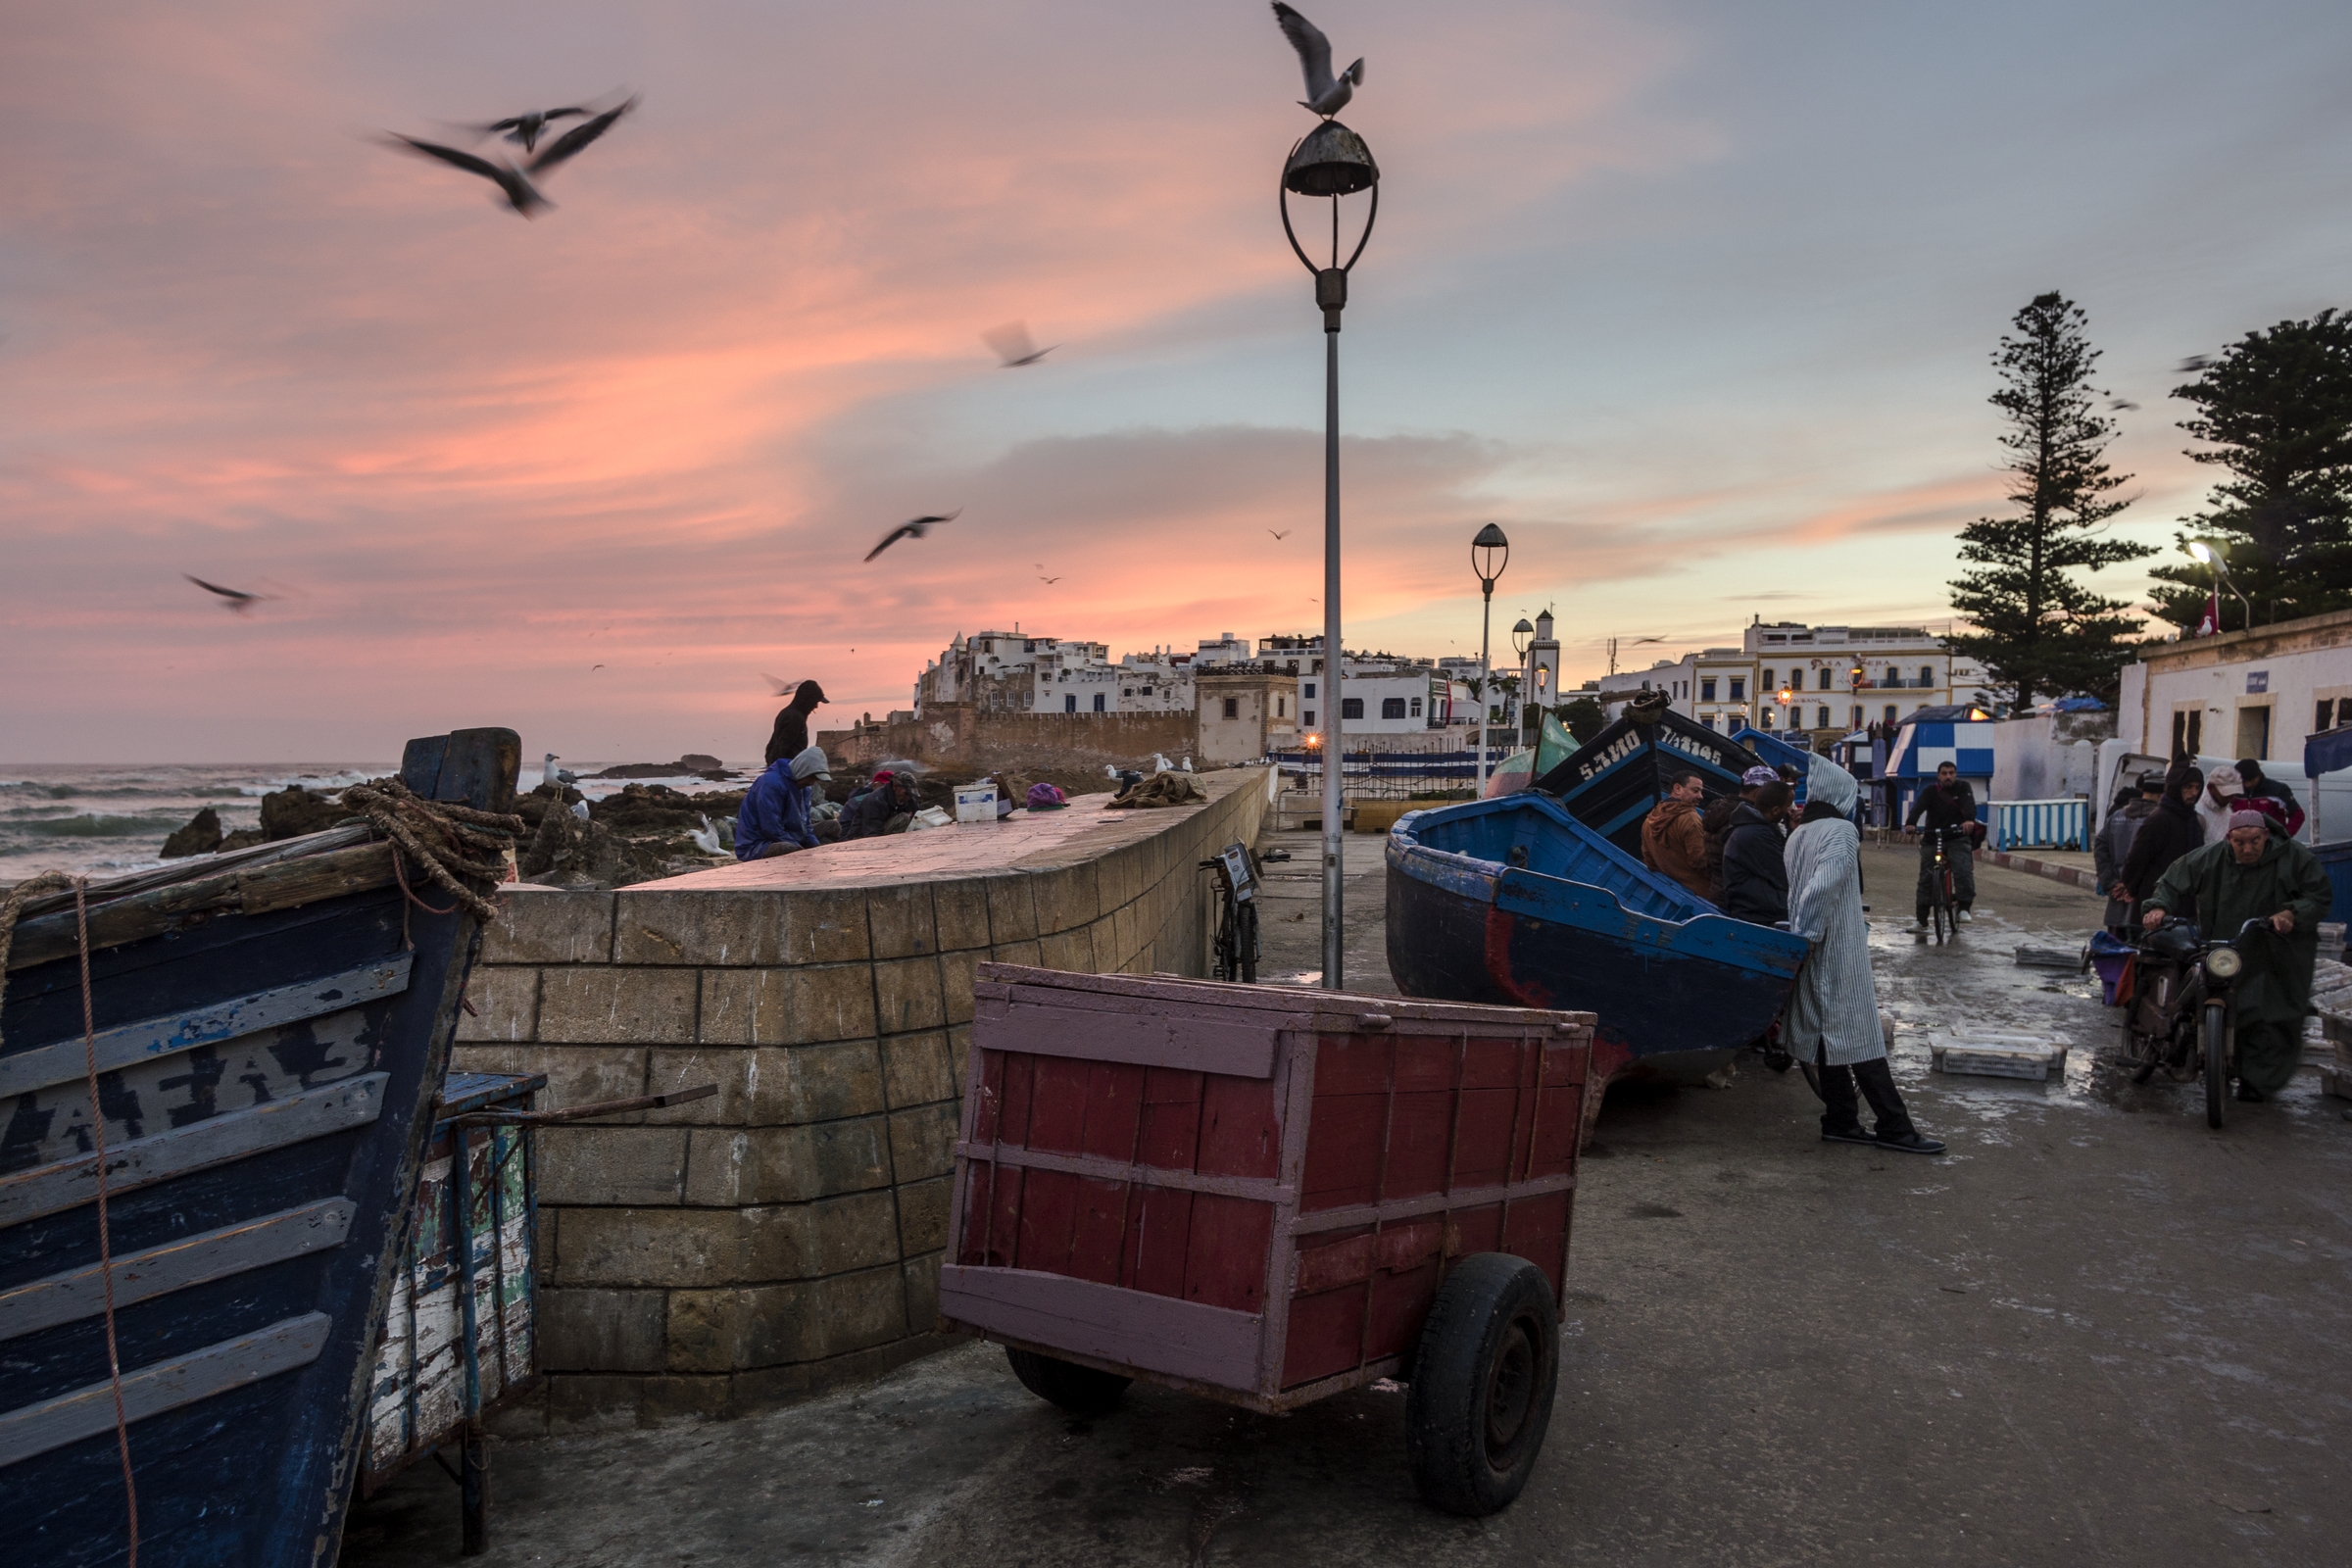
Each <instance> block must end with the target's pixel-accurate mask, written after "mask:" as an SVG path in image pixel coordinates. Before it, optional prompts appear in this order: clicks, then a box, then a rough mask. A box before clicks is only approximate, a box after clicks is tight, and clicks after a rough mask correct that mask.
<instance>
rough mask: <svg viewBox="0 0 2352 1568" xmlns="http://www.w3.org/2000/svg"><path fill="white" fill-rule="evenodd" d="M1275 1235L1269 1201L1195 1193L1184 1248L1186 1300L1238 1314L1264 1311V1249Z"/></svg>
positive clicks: (1265, 1257) (1265, 1259)
mask: <svg viewBox="0 0 2352 1568" xmlns="http://www.w3.org/2000/svg"><path fill="white" fill-rule="evenodd" d="M1273 1235H1274V1205H1273V1204H1271V1203H1268V1202H1264V1201H1259V1200H1255V1199H1248V1198H1228V1197H1226V1196H1224V1195H1223V1194H1221V1193H1201V1194H1200V1195H1199V1196H1197V1197H1195V1198H1194V1200H1193V1216H1192V1229H1191V1237H1190V1241H1189V1243H1188V1245H1187V1247H1186V1249H1185V1259H1184V1298H1185V1299H1186V1300H1188V1301H1202V1302H1205V1303H1207V1304H1208V1305H1210V1306H1222V1307H1227V1308H1229V1309H1231V1310H1233V1311H1237V1312H1250V1313H1255V1312H1258V1311H1261V1310H1263V1309H1264V1307H1265V1302H1266V1274H1267V1256H1266V1249H1267V1245H1268V1244H1269V1243H1270V1242H1271V1241H1272V1239H1273Z"/></svg>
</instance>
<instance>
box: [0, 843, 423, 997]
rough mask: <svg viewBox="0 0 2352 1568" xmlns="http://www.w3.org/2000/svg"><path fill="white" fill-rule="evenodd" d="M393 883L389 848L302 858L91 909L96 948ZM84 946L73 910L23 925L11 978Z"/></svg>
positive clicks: (11, 953)
mask: <svg viewBox="0 0 2352 1568" xmlns="http://www.w3.org/2000/svg"><path fill="white" fill-rule="evenodd" d="M391 885H392V847H391V846H390V845H388V844H365V845H361V846H360V847H359V848H357V849H350V850H337V851H334V852H332V853H331V854H325V855H308V856H303V857H301V858H296V859H290V860H281V861H276V862H273V863H271V864H268V865H264V866H261V867H259V868H256V869H248V870H236V871H227V872H222V873H221V874H219V875H215V876H208V877H203V878H200V879H198V880H197V881H194V882H182V883H176V884H174V885H172V886H171V887H166V888H158V889H156V890H155V891H153V892H150V893H139V894H134V895H132V896H131V897H129V898H126V899H117V900H115V901H113V902H112V903H109V904H107V905H104V906H102V907H98V908H95V909H92V910H90V946H91V947H92V948H113V947H120V946H122V945H123V944H124V943H126V942H138V941H143V940H144V939H146V938H148V937H154V936H162V935H163V934H164V933H165V932H167V931H172V930H175V929H177V928H179V927H180V926H181V925H183V924H185V923H186V922H188V921H189V920H190V919H192V918H194V917H197V916H209V915H211V914H212V913H213V912H214V911H216V910H221V909H233V910H236V911H238V912H240V913H244V914H266V913H268V912H269V911H270V910H272V909H290V908H294V907H297V906H300V905H304V904H315V903H317V902H319V900H322V899H330V898H338V897H341V896H342V895H344V894H348V893H365V892H368V891H369V890H370V889H374V888H381V887H389V886H391ZM78 941H79V939H78V936H77V934H76V932H75V929H74V924H73V910H72V909H71V908H67V909H62V910H60V911H58V912H57V913H55V914H48V915H43V916H42V917H41V918H39V919H37V920H23V921H20V922H19V923H18V925H17V935H16V941H15V945H14V946H12V947H11V948H10V949H9V953H8V967H9V969H10V970H11V971H12V972H13V971H15V970H18V969H25V968H30V967H31V966H33V965H34V964H40V963H50V962H54V961H55V960H57V959H59V958H67V957H72V956H73V955H74V954H75V953H76V952H78V951H79V947H78Z"/></svg>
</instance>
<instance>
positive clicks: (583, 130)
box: [390, 98, 637, 218]
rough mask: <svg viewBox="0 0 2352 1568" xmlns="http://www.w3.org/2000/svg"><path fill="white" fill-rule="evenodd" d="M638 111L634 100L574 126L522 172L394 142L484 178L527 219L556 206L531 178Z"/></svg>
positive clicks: (408, 141)
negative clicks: (544, 208) (632, 111)
mask: <svg viewBox="0 0 2352 1568" xmlns="http://www.w3.org/2000/svg"><path fill="white" fill-rule="evenodd" d="M636 107H637V100H636V99H634V98H631V99H630V100H629V101H628V102H626V103H624V104H622V105H620V106H619V107H618V108H615V109H608V110H606V111H605V112H604V113H603V114H601V115H598V116H597V117H596V118H595V119H593V120H589V121H586V122H584V123H580V124H577V125H574V126H572V127H571V129H569V130H567V131H565V132H564V134H563V135H561V136H559V137H557V138H556V139H555V140H554V141H552V142H550V143H549V144H548V147H547V151H545V152H543V153H541V154H540V155H539V156H538V157H536V158H534V159H532V160H531V161H530V162H529V163H527V164H525V165H523V166H521V167H520V168H517V167H515V165H514V164H510V163H506V162H503V161H502V162H500V163H495V164H494V163H492V162H491V161H490V160H489V159H487V158H479V157H476V156H475V155H474V154H472V153H469V152H466V151H465V150H463V149H462V148H457V147H444V146H442V145H441V144H440V143H438V142H430V141H419V140H417V138H416V137H414V136H403V135H401V134H400V133H399V132H397V131H395V132H393V133H392V135H391V137H390V141H391V144H392V145H393V146H395V147H399V148H403V149H406V150H407V151H409V152H413V153H415V154H417V156H418V157H420V158H438V159H439V160H441V162H443V163H445V164H448V165H450V166H451V167H452V168H455V169H462V170H464V171H466V172H467V173H469V174H479V175H481V176H482V178H484V179H486V180H488V181H490V183H492V184H493V185H496V186H497V187H498V188H499V189H500V190H501V191H502V192H504V193H505V195H506V198H507V205H508V206H509V207H511V208H513V209H514V210H515V212H517V213H519V214H521V215H522V216H523V217H525V218H530V217H533V216H535V215H536V214H537V213H538V211H539V209H540V208H542V207H548V206H552V205H554V204H553V203H551V202H550V201H548V199H547V198H546V197H545V196H542V195H540V194H539V187H538V186H536V185H534V184H532V183H531V176H532V175H533V174H543V173H546V172H551V171H553V170H555V169H556V168H558V167H559V166H561V165H563V164H564V163H567V162H569V161H570V160H571V159H572V158H574V157H576V156H578V154H579V153H580V151H581V150H582V149H583V148H585V147H586V146H587V145H588V144H589V143H590V142H592V141H594V140H596V139H597V138H598V137H599V136H602V135H603V134H604V133H605V132H606V131H608V130H611V129H612V128H613V123H615V122H616V121H618V120H619V119H620V117H621V116H623V115H625V114H627V113H628V112H629V111H630V110H632V109H634V108H636Z"/></svg>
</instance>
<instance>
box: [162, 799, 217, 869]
mask: <svg viewBox="0 0 2352 1568" xmlns="http://www.w3.org/2000/svg"><path fill="white" fill-rule="evenodd" d="M219 848H221V813H220V812H218V811H216V810H214V809H212V808H211V807H209V806H208V807H206V808H205V809H203V810H201V811H198V812H197V813H196V814H195V815H194V816H192V817H190V818H189V819H188V825H187V826H186V827H183V828H181V829H180V830H179V831H178V832H176V833H174V834H172V836H171V837H170V838H168V839H166V840H164V858H165V859H167V860H184V859H186V858H188V857H189V856H191V855H210V854H212V853H213V852H214V851H215V850H218V849H219Z"/></svg>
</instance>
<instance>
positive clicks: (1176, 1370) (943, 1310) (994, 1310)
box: [939, 1263, 1259, 1391]
mask: <svg viewBox="0 0 2352 1568" xmlns="http://www.w3.org/2000/svg"><path fill="white" fill-rule="evenodd" d="M939 1310H940V1314H941V1315H942V1316H944V1317H947V1318H951V1319H954V1320H955V1321H956V1322H957V1323H962V1324H966V1325H968V1326H970V1327H972V1328H976V1329H979V1330H981V1331H983V1332H988V1331H992V1330H993V1331H995V1332H998V1333H1001V1334H1004V1335H1006V1336H1008V1337H1010V1338H1013V1339H1019V1340H1028V1341H1031V1342H1033V1343H1035V1344H1038V1345H1050V1346H1054V1347H1056V1348H1062V1349H1068V1350H1072V1351H1075V1352H1077V1353H1078V1354H1080V1355H1091V1356H1096V1357H1099V1358H1100V1359H1102V1360H1105V1361H1110V1362H1114V1363H1116V1364H1118V1365H1120V1366H1129V1367H1137V1368H1140V1369H1143V1370H1145V1371H1151V1372H1158V1373H1161V1374H1164V1375H1166V1376H1169V1377H1179V1378H1190V1379H1193V1380H1195V1381H1198V1382H1201V1383H1209V1384H1214V1385H1216V1386H1217V1387H1219V1388H1224V1389H1236V1390H1242V1391H1247V1390H1248V1389H1249V1388H1250V1382H1251V1379H1250V1371H1251V1369H1252V1367H1253V1366H1254V1365H1255V1363H1256V1359H1257V1334H1258V1325H1259V1319H1258V1317H1257V1315H1256V1314H1255V1313H1252V1312H1235V1311H1230V1310H1227V1309H1226V1308H1223V1307H1217V1306H1208V1305H1203V1304H1202V1303H1201V1302H1199V1301H1181V1300H1178V1299H1175V1298H1173V1297H1167V1296H1153V1295H1150V1294H1147V1293H1145V1292H1142V1291H1130V1290H1122V1289H1121V1288H1120V1287H1118V1286H1115V1285H1099V1284H1096V1283H1095V1282H1094V1281H1092V1280H1074V1279H1068V1278H1065V1277H1063V1276H1061V1275H1057V1274H1030V1273H1027V1272H1025V1271H1023V1270H1020V1269H994V1268H987V1269H981V1268H965V1267H963V1266H961V1265H960V1264H956V1263H950V1264H947V1265H946V1266H944V1267H943V1268H941V1269H940V1271H939Z"/></svg>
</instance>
